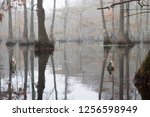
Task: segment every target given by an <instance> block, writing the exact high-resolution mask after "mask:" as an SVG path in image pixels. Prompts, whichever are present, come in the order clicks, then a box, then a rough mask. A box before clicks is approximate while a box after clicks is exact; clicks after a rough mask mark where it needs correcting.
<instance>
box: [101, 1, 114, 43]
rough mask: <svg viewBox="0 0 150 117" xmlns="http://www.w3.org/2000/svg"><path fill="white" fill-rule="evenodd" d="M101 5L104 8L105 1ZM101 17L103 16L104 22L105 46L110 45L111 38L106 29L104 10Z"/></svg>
mask: <svg viewBox="0 0 150 117" xmlns="http://www.w3.org/2000/svg"><path fill="white" fill-rule="evenodd" d="M100 4H101V8H103V0H100ZM101 15H102V22H103V34H104V45H105V44H110V43H111V41H110V38H109V35H108V32H107V28H106V20H105V16H104V10H103V9H102V10H101Z"/></svg>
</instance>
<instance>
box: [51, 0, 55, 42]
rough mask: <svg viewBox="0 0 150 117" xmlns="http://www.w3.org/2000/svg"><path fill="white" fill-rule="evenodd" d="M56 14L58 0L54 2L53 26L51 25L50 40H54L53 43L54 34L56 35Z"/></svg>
mask: <svg viewBox="0 0 150 117" xmlns="http://www.w3.org/2000/svg"><path fill="white" fill-rule="evenodd" d="M55 13H56V0H54V6H53V17H52V24H51V29H50V38H51V39H52V41H54V40H53V39H54V38H53V33H54V23H55Z"/></svg>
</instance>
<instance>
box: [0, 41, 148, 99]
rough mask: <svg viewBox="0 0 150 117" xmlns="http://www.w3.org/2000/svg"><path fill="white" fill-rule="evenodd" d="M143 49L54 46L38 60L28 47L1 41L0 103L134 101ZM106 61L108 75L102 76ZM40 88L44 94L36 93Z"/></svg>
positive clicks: (104, 71)
mask: <svg viewBox="0 0 150 117" xmlns="http://www.w3.org/2000/svg"><path fill="white" fill-rule="evenodd" d="M148 50H149V45H144V44H138V45H135V46H134V47H132V48H128V47H117V46H115V45H114V46H110V47H109V46H107V47H104V46H102V45H101V43H98V42H95V43H94V42H93V43H88V42H83V43H81V44H78V43H73V42H72V43H71V42H68V43H58V42H57V43H56V44H55V50H54V52H53V54H51V55H49V56H46V57H43V58H40V57H37V56H35V53H34V47H33V46H29V47H26V46H23V47H20V46H19V45H18V44H16V45H15V46H12V47H6V44H5V42H1V43H0V99H2V100H4V99H12V100H22V99H27V100H32V99H38V97H39V95H40V96H41V98H42V99H43V100H57V99H58V100H99V99H100V100H119V99H125V100H126V99H128V100H138V99H141V96H140V94H139V93H138V91H137V89H136V88H135V86H134V82H133V79H134V75H135V73H136V71H137V70H138V68H139V67H140V65H141V64H142V61H143V60H144V58H145V57H146V55H147V53H148ZM11 61H14V63H15V67H16V68H14V69H13V71H12V65H11V64H10V62H11ZM110 61H113V63H114V72H113V73H112V75H109V73H108V71H107V66H108V64H109V62H110ZM44 64H45V65H44ZM10 68H11V69H10ZM39 87H43V89H44V90H43V91H42V90H41V92H39V91H38V88H39ZM39 93H41V94H39Z"/></svg>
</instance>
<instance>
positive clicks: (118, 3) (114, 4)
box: [97, 0, 146, 10]
mask: <svg viewBox="0 0 150 117" xmlns="http://www.w3.org/2000/svg"><path fill="white" fill-rule="evenodd" d="M135 1H138V4H139V5H140V6H141V7H143V6H146V5H141V4H140V0H127V1H123V2H117V3H113V4H111V5H110V6H106V7H103V8H97V10H101V9H110V8H113V7H115V6H117V5H120V4H125V3H129V2H135Z"/></svg>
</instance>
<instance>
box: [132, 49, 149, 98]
mask: <svg viewBox="0 0 150 117" xmlns="http://www.w3.org/2000/svg"><path fill="white" fill-rule="evenodd" d="M134 84H135V86H136V87H137V89H138V91H139V93H140V94H141V97H142V99H143V100H149V99H150V51H149V53H148V55H147V57H146V58H145V60H144V61H143V63H142V65H141V67H140V68H139V70H138V72H137V73H136V74H135V77H134Z"/></svg>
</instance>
